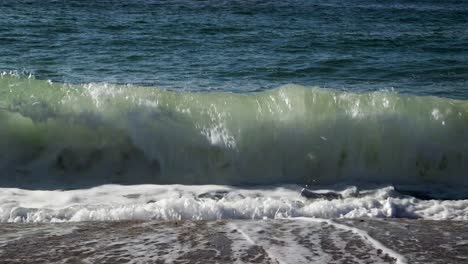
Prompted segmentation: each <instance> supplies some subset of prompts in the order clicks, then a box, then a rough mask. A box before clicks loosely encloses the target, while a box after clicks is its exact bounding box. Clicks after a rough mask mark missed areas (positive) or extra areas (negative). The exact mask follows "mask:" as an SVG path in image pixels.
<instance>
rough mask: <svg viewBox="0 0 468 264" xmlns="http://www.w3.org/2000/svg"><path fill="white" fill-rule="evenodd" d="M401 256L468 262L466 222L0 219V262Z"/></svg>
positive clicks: (389, 259)
mask: <svg viewBox="0 0 468 264" xmlns="http://www.w3.org/2000/svg"><path fill="white" fill-rule="evenodd" d="M344 227H350V228H351V229H349V228H344ZM356 230H357V231H356ZM373 240H377V241H378V242H380V243H381V245H380V246H379V245H378V244H376V243H375V241H373ZM392 252H393V253H392ZM398 255H401V256H402V257H403V258H404V259H405V260H406V261H407V262H408V263H468V225H467V222H464V221H430V220H409V219H381V220H380V219H353V220H346V219H338V220H333V221H331V222H324V221H306V220H303V219H293V220H290V219H285V220H220V221H171V222H161V221H121V222H77V223H57V224H50V223H49V224H7V223H4V224H0V263H128V262H133V263H396V262H397V258H398ZM400 260H401V259H400Z"/></svg>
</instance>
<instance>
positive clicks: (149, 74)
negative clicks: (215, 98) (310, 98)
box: [0, 0, 468, 99]
mask: <svg viewBox="0 0 468 264" xmlns="http://www.w3.org/2000/svg"><path fill="white" fill-rule="evenodd" d="M467 47H468V2H467V1H454V0H446V1H431V0H424V1H371V0H364V1H363V0H360V1H342V0H307V1H300V0H299V1H295V0H288V1H284V0H281V1H183V0H182V1H180V0H179V1H177V0H176V1H148V0H132V1H106V0H105V1H25V0H14V1H10V0H6V1H1V2H0V70H7V71H9V70H17V71H23V70H25V71H27V72H32V73H33V74H34V75H35V76H36V78H39V79H52V80H53V81H56V82H62V83H90V82H109V83H121V84H127V83H132V84H145V85H150V86H159V87H165V88H169V89H185V90H197V91H198V90H229V91H235V92H244V91H254V90H263V89H268V88H276V87H278V86H280V85H283V84H288V83H296V84H301V85H305V86H320V87H327V88H334V89H345V90H350V91H375V90H382V89H392V88H394V89H395V90H396V91H398V92H404V93H411V94H416V95H438V96H443V97H452V98H462V99H467V98H468V89H467V78H468V75H467V72H468V63H467V62H468V48H467Z"/></svg>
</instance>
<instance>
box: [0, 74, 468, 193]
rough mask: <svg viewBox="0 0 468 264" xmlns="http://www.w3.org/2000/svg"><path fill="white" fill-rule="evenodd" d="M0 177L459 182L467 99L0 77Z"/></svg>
mask: <svg viewBox="0 0 468 264" xmlns="http://www.w3.org/2000/svg"><path fill="white" fill-rule="evenodd" d="M0 124H1V125H0V174H1V175H0V176H1V177H0V178H1V179H0V184H2V186H14V187H27V188H46V187H50V186H65V187H71V186H82V185H87V186H94V185H98V184H105V183H119V184H139V183H156V184H169V183H179V184H234V185H236V184H277V183H298V184H333V183H337V182H358V183H359V182H365V183H391V184H420V183H426V184H444V185H457V186H459V185H467V183H468V175H467V174H468V173H467V172H468V102H467V101H461V100H453V99H445V98H438V97H418V96H407V95H401V94H397V93H393V92H387V91H381V92H372V93H361V94H357V93H349V92H341V91H334V90H328V89H321V88H316V87H303V86H298V85H285V86H282V87H279V88H277V89H273V90H268V91H264V92H256V93H243V94H235V93H224V92H210V93H204V92H200V93H193V92H170V91H166V90H162V89H158V88H152V87H137V86H118V85H110V84H98V83H96V84H94V83H90V84H84V85H72V84H55V83H51V82H48V81H43V80H36V79H28V78H25V77H17V76H11V75H3V76H2V78H1V79H0Z"/></svg>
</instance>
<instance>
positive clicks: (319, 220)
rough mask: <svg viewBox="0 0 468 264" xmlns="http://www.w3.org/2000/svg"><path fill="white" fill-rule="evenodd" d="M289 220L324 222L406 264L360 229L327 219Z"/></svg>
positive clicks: (402, 257)
mask: <svg viewBox="0 0 468 264" xmlns="http://www.w3.org/2000/svg"><path fill="white" fill-rule="evenodd" d="M291 219H297V220H302V221H309V222H315V223H322V222H325V223H327V224H329V225H332V226H334V227H336V228H338V229H342V230H346V231H351V232H353V233H355V234H356V235H358V236H360V237H362V239H363V240H366V241H368V242H369V243H371V244H372V246H373V247H375V248H376V249H380V250H382V252H383V253H384V254H387V255H389V256H390V257H392V258H394V259H396V261H397V263H399V264H406V263H408V261H407V260H406V258H405V257H404V256H403V255H401V254H400V253H398V252H396V251H394V250H392V249H390V248H388V247H386V246H384V245H383V244H382V243H381V242H380V241H378V240H376V239H374V238H372V237H371V236H370V235H369V234H368V233H367V232H366V231H363V230H361V229H358V228H355V227H350V226H347V225H343V224H338V223H336V222H334V221H332V220H329V219H320V218H307V217H294V218H291Z"/></svg>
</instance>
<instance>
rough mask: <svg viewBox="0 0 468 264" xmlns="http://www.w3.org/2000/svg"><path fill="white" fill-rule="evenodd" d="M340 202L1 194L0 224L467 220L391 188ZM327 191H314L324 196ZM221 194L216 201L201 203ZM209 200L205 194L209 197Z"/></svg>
mask: <svg viewBox="0 0 468 264" xmlns="http://www.w3.org/2000/svg"><path fill="white" fill-rule="evenodd" d="M336 189H337V190H335V192H338V194H340V195H341V197H342V199H333V200H327V199H306V198H305V197H302V196H300V190H301V187H300V186H296V185H286V186H282V187H270V188H257V189H242V188H236V187H229V186H220V185H200V186H191V185H133V186H121V185H103V186H99V187H94V188H90V189H80V190H68V191H61V190H55V191H37V190H36V191H32V190H23V189H16V188H0V221H1V222H63V221H92V220H97V221H100V220H129V219H142V220H151V219H155V220H176V219H188V220H214V219H263V218H269V219H274V218H288V217H317V218H360V217H377V218H379V217H413V218H423V219H433V220H450V219H453V220H468V200H456V201H451V200H419V199H416V198H413V197H410V196H404V195H400V194H398V193H396V192H395V191H394V189H393V187H383V188H373V189H367V190H358V189H357V188H356V187H353V186H351V187H347V188H336ZM329 191H333V189H327V190H325V189H323V190H317V192H329ZM216 192H218V193H221V196H223V195H224V196H223V197H221V196H219V195H218V197H217V198H216V197H215V198H216V199H211V198H207V196H206V195H205V196H200V197H198V196H199V195H200V194H203V193H216ZM208 196H209V195H208Z"/></svg>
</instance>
